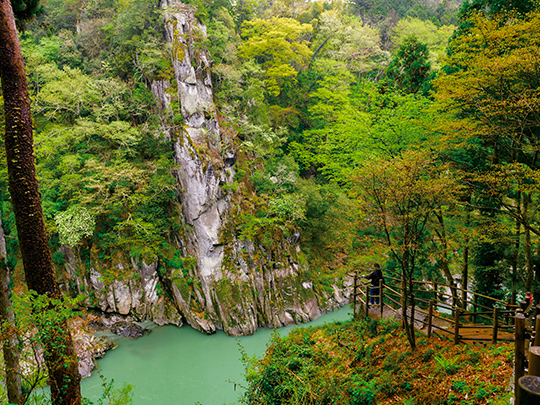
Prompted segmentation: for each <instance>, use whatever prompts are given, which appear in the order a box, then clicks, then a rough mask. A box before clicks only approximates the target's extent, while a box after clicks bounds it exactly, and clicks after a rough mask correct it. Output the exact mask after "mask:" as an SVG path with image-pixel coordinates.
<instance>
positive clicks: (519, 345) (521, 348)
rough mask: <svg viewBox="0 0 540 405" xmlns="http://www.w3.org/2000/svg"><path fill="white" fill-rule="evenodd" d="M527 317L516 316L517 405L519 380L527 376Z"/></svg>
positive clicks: (515, 383)
mask: <svg viewBox="0 0 540 405" xmlns="http://www.w3.org/2000/svg"><path fill="white" fill-rule="evenodd" d="M525 321H526V318H525V315H523V314H516V317H515V322H516V323H515V325H516V340H515V342H514V353H515V359H514V389H515V399H516V400H515V402H514V403H515V404H519V379H520V378H521V377H523V375H524V374H525Z"/></svg>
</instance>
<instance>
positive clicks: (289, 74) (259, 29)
mask: <svg viewBox="0 0 540 405" xmlns="http://www.w3.org/2000/svg"><path fill="white" fill-rule="evenodd" d="M312 30H313V27H312V26H311V25H310V24H300V23H299V22H298V21H296V20H293V19H292V18H272V19H270V20H261V19H256V20H253V21H245V22H244V23H243V24H242V36H243V37H246V38H247V40H246V42H245V43H244V44H243V45H242V46H240V49H239V51H240V56H242V57H243V58H244V59H250V58H255V59H256V60H257V62H259V63H260V64H262V66H263V68H264V69H265V82H266V86H267V91H268V93H269V94H270V95H273V96H278V95H279V93H280V92H281V87H282V86H283V84H284V81H286V80H288V79H294V78H295V76H296V75H297V73H298V71H300V70H301V69H303V68H305V67H306V66H307V64H308V61H309V60H308V59H309V57H310V56H311V54H312V51H311V50H310V49H309V46H308V42H307V40H306V39H307V38H306V35H307V34H309V33H311V31H312Z"/></svg>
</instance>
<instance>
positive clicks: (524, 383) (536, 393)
mask: <svg viewBox="0 0 540 405" xmlns="http://www.w3.org/2000/svg"><path fill="white" fill-rule="evenodd" d="M518 391H519V401H518V400H517V399H516V402H515V404H516V405H530V404H538V403H540V377H537V376H533V375H527V376H525V377H521V378H520V379H519V381H518V386H517V387H516V392H518ZM516 398H517V397H516Z"/></svg>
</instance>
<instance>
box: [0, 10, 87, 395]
mask: <svg viewBox="0 0 540 405" xmlns="http://www.w3.org/2000/svg"><path fill="white" fill-rule="evenodd" d="M0 79H1V81H2V91H3V95H4V111H5V123H6V124H5V125H6V131H5V145H6V158H7V164H8V174H9V192H10V195H11V202H12V205H13V210H14V213H15V222H16V225H17V231H18V237H19V245H20V249H21V255H22V260H23V265H24V272H25V276H26V283H27V284H28V288H29V289H30V290H34V291H35V292H37V293H38V294H46V295H48V296H49V297H51V298H60V297H61V292H60V289H59V287H58V284H57V283H56V280H55V276H54V267H53V263H52V257H51V252H50V249H49V245H48V240H47V233H46V230H45V221H44V219H43V212H42V208H41V196H40V193H39V188H38V182H37V177H36V169H35V163H34V151H33V136H32V119H31V115H30V99H29V97H28V87H27V82H26V74H25V69H24V63H23V58H22V55H21V48H20V44H19V38H18V35H17V29H16V28H15V21H14V17H13V10H12V8H11V3H10V1H9V0H0ZM43 336H47V338H46V339H45V340H44V341H43V342H42V343H43V347H44V352H45V353H44V354H45V361H46V363H47V369H48V371H49V382H50V385H51V400H52V403H53V404H55V405H56V404H62V405H76V404H80V403H81V393H80V376H79V372H78V367H77V357H76V355H75V351H74V348H73V341H72V339H71V335H70V332H69V329H68V327H67V325H66V324H65V322H63V323H59V322H57V323H56V324H55V325H54V326H53V327H52V328H51V329H50V330H47V331H46V332H45V333H43Z"/></svg>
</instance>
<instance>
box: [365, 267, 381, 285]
mask: <svg viewBox="0 0 540 405" xmlns="http://www.w3.org/2000/svg"><path fill="white" fill-rule="evenodd" d="M364 277H365V278H367V279H368V280H371V285H372V286H373V287H378V286H379V280H381V279H382V278H383V275H382V271H381V269H375V270H374V271H373V272H372V273H371V274H370V275H369V276H364Z"/></svg>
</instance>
